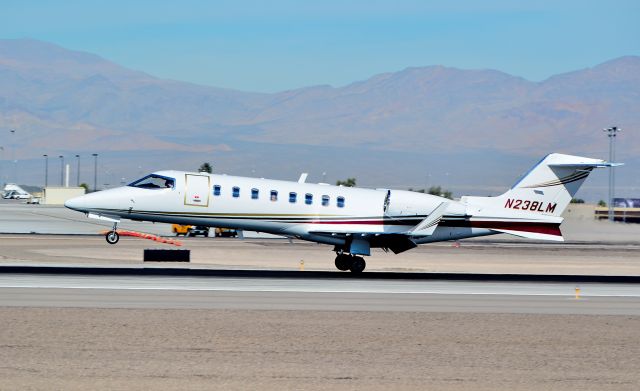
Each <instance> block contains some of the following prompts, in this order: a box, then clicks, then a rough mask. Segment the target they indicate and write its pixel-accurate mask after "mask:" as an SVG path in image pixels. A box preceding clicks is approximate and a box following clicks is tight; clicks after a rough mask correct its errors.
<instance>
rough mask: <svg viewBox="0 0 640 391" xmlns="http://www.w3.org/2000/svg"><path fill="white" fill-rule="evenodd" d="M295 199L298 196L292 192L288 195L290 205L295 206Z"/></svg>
mask: <svg viewBox="0 0 640 391" xmlns="http://www.w3.org/2000/svg"><path fill="white" fill-rule="evenodd" d="M297 197H298V195H297V194H296V193H295V192H293V191H292V192H291V193H289V202H291V203H292V204H295V202H296V198H297Z"/></svg>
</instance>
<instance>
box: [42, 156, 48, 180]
mask: <svg viewBox="0 0 640 391" xmlns="http://www.w3.org/2000/svg"><path fill="white" fill-rule="evenodd" d="M42 156H44V187H45V188H46V187H47V186H48V185H49V155H42Z"/></svg>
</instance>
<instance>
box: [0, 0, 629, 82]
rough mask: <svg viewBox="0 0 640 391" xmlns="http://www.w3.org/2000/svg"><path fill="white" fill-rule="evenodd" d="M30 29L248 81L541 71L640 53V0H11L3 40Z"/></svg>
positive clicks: (199, 73) (142, 66)
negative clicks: (431, 69)
mask: <svg viewBox="0 0 640 391" xmlns="http://www.w3.org/2000/svg"><path fill="white" fill-rule="evenodd" d="M25 37H28V38H35V39H40V40H44V41H50V42H54V43H57V44H59V45H62V46H64V47H67V48H71V49H76V50H83V51H88V52H92V53H96V54H98V55H101V56H103V57H105V58H107V59H109V60H112V61H114V62H116V63H118V64H121V65H124V66H126V67H130V68H134V69H138V70H143V71H145V72H148V73H150V74H153V75H155V76H159V77H163V78H170V79H176V80H183V81H190V82H194V83H199V84H207V85H213V86H218V87H227V88H235V89H241V90H247V91H266V92H271V91H280V90H286V89H291V88H297V87H303V86H309V85H317V84H331V85H334V86H341V85H345V84H348V83H350V82H353V81H356V80H362V79H365V78H367V77H370V76H372V75H374V74H377V73H382V72H389V71H397V70H401V69H403V68H406V67H409V66H424V65H446V66H453V67H458V68H493V69H498V70H502V71H505V72H508V73H511V74H514V75H518V76H522V77H524V78H526V79H529V80H535V81H537V80H543V79H545V78H547V77H549V76H551V75H553V74H556V73H561V72H566V71H571V70H575V69H580V68H585V67H589V66H593V65H596V64H598V63H601V62H604V61H606V60H609V59H612V58H615V57H619V56H622V55H629V54H632V55H638V54H640V1H638V0H634V1H615V0H611V1H558V0H556V1H498V0H486V1H450V2H444V1H402V0H396V1H375V0H369V1H344V0H343V1H331V0H323V1H307V2H305V1H270V2H268V1H241V0H237V1H199V0H181V1H171V2H169V1H159V0H156V1H147V0H141V1H132V0H126V1H121V0H109V1H78V0H67V1H44V0H43V1H37V0H33V1H23V0H4V1H3V2H2V7H1V9H0V38H25Z"/></svg>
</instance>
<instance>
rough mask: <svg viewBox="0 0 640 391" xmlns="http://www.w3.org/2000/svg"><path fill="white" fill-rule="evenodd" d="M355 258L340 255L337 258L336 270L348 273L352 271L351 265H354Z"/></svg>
mask: <svg viewBox="0 0 640 391" xmlns="http://www.w3.org/2000/svg"><path fill="white" fill-rule="evenodd" d="M352 258H353V257H351V256H349V255H346V254H338V256H337V257H336V268H338V270H340V271H343V272H344V271H347V270H349V269H351V264H352V263H353V260H352Z"/></svg>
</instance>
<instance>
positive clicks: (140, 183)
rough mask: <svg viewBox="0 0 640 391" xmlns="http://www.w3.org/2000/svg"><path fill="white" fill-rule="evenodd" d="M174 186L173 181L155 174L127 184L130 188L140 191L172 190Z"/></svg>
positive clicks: (174, 182)
mask: <svg viewBox="0 0 640 391" xmlns="http://www.w3.org/2000/svg"><path fill="white" fill-rule="evenodd" d="M175 185H176V181H175V179H173V178H169V177H166V176H162V175H156V174H151V175H147V176H146V177H144V178H142V179H138V180H137V181H135V182H131V183H129V186H131V187H139V188H142V189H173V188H174V187H175Z"/></svg>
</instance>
